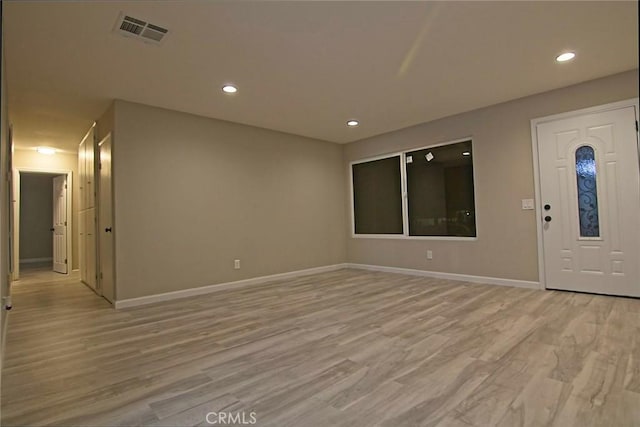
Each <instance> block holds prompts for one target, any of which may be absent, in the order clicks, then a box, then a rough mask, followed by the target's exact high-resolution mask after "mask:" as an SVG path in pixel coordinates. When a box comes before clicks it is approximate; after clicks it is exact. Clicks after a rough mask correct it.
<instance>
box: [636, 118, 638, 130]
mask: <svg viewBox="0 0 640 427" xmlns="http://www.w3.org/2000/svg"><path fill="white" fill-rule="evenodd" d="M636 132H638V121H637V120H636Z"/></svg>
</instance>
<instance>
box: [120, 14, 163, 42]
mask: <svg viewBox="0 0 640 427" xmlns="http://www.w3.org/2000/svg"><path fill="white" fill-rule="evenodd" d="M114 32H116V33H118V34H121V35H123V36H125V37H130V38H135V39H138V40H141V41H143V42H147V43H155V44H159V43H160V42H161V41H162V40H163V39H164V36H166V35H167V33H168V32H169V30H167V29H166V28H163V27H161V26H159V25H155V24H151V23H149V22H147V21H143V20H142V19H138V18H133V17H131V16H129V15H126V14H124V13H120V16H118V20H117V21H116V26H115V27H114Z"/></svg>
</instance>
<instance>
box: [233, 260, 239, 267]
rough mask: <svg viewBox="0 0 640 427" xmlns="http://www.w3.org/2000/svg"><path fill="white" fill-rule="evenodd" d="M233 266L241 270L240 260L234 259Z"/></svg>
mask: <svg viewBox="0 0 640 427" xmlns="http://www.w3.org/2000/svg"><path fill="white" fill-rule="evenodd" d="M233 268H234V270H240V260H239V259H236V260H234V261H233Z"/></svg>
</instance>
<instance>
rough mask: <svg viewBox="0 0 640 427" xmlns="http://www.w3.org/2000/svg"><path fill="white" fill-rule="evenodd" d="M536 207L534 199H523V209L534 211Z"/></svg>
mask: <svg viewBox="0 0 640 427" xmlns="http://www.w3.org/2000/svg"><path fill="white" fill-rule="evenodd" d="M534 209H535V207H534V205H533V199H522V210H525V211H532V210H534Z"/></svg>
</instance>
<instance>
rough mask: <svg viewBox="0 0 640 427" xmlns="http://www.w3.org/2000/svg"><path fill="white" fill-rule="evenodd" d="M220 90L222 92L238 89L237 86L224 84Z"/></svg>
mask: <svg viewBox="0 0 640 427" xmlns="http://www.w3.org/2000/svg"><path fill="white" fill-rule="evenodd" d="M222 91H223V92H224V93H236V92H237V91H238V88H237V87H235V86H234V85H224V86H222Z"/></svg>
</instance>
